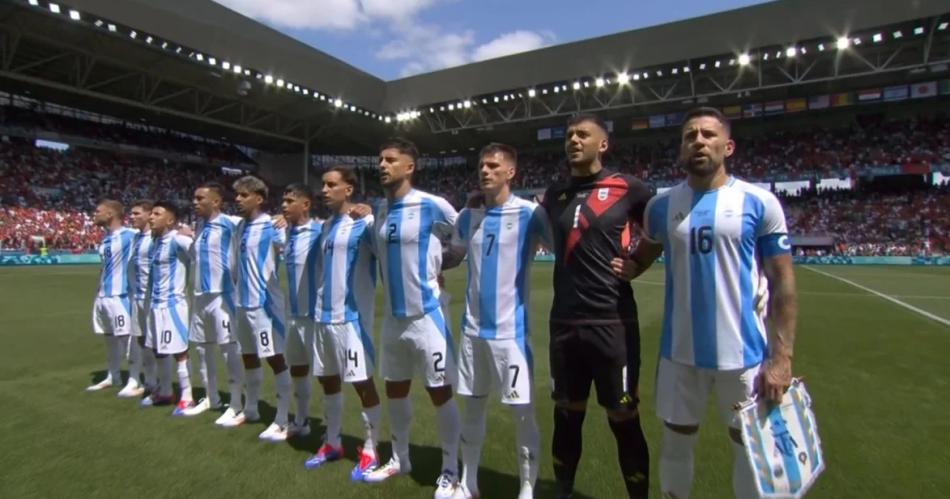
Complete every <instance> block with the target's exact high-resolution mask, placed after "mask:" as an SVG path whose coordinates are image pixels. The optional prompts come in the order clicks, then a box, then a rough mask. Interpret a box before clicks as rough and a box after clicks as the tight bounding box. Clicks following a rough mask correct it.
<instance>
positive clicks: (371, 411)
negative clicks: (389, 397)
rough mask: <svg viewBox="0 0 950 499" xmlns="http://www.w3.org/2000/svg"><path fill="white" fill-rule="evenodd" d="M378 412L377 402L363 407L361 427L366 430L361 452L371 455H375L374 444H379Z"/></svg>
mask: <svg viewBox="0 0 950 499" xmlns="http://www.w3.org/2000/svg"><path fill="white" fill-rule="evenodd" d="M379 414H380V410H379V404H376V405H374V406H373V407H364V408H363V427H364V429H365V430H366V440H365V441H364V442H363V452H368V453H372V454H373V455H376V445H378V444H379Z"/></svg>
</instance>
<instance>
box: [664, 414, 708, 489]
mask: <svg viewBox="0 0 950 499" xmlns="http://www.w3.org/2000/svg"><path fill="white" fill-rule="evenodd" d="M698 437H699V432H695V433H693V434H691V435H684V434H682V433H677V432H675V431H673V430H671V429H669V428H668V427H666V425H664V426H663V445H662V448H661V449H660V489H661V492H662V494H663V496H664V497H666V496H667V495H672V496H673V497H676V498H677V499H686V498H688V497H689V491H690V489H691V488H692V486H693V447H694V446H695V445H696V439H697V438H698Z"/></svg>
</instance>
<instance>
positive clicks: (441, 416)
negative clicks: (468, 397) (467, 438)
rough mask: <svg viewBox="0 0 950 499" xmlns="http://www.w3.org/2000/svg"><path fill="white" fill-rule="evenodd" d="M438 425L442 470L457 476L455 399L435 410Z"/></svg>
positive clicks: (457, 430)
mask: <svg viewBox="0 0 950 499" xmlns="http://www.w3.org/2000/svg"><path fill="white" fill-rule="evenodd" d="M435 411H436V417H437V421H438V423H439V438H440V439H441V440H442V469H443V470H449V471H451V472H452V473H455V474H456V475H457V474H458V466H459V464H458V460H459V435H460V433H461V432H462V430H461V428H460V427H459V426H460V425H459V411H458V406H456V405H455V399H454V398H453V399H449V401H448V402H446V403H444V404H442V405H440V406H439V407H436V408H435Z"/></svg>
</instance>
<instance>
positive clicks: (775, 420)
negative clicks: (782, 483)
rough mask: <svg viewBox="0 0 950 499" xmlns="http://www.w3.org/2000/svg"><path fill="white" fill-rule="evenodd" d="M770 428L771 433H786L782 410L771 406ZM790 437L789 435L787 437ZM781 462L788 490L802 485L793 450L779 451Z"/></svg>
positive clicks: (786, 426)
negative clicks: (786, 478)
mask: <svg viewBox="0 0 950 499" xmlns="http://www.w3.org/2000/svg"><path fill="white" fill-rule="evenodd" d="M769 423H770V425H769V426H770V429H771V430H772V434H773V435H783V434H784V435H788V425H787V424H786V423H785V420H784V419H782V411H780V410H779V408H778V407H777V406H776V407H772V410H771V411H770V412H769ZM788 438H789V439H791V436H789V437H788ZM779 453H780V454H781V455H782V462H783V463H784V464H785V476H786V477H788V486H789V489H790V490H798V489H800V488H801V486H802V475H801V471H800V470H799V469H798V460H797V459H795V452H781V450H780V449H779Z"/></svg>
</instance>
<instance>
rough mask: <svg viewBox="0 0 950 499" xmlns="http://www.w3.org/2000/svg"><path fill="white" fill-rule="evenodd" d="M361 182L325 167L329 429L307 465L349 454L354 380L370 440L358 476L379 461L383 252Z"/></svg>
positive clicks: (322, 378)
mask: <svg viewBox="0 0 950 499" xmlns="http://www.w3.org/2000/svg"><path fill="white" fill-rule="evenodd" d="M356 185H357V178H356V173H355V172H354V171H353V169H352V168H348V167H343V166H336V167H333V168H330V169H329V170H327V171H326V172H325V173H324V174H323V189H322V193H323V203H324V205H325V206H326V207H327V208H328V209H329V210H330V212H331V214H332V215H331V217H330V218H329V219H328V220H327V221H326V223H325V224H324V226H323V227H324V231H323V236H322V237H321V238H320V246H321V250H322V252H323V254H322V257H321V265H320V267H321V271H320V272H319V275H320V278H319V284H318V289H317V303H316V308H315V312H314V317H315V318H316V321H317V334H316V343H315V347H316V357H315V359H314V369H313V371H314V375H316V376H317V379H318V380H319V382H320V385H321V386H322V387H323V394H324V398H323V400H324V411H325V416H324V417H325V421H326V425H327V433H326V436H325V437H324V443H323V445H322V446H321V447H320V449H319V450H317V452H316V454H315V455H314V456H313V457H311V458H310V459H308V460H307V461H306V463H304V464H305V466H306V467H307V468H317V467H320V466H322V465H323V464H324V463H326V462H329V461H334V460H337V459H340V458H341V457H343V446H342V442H341V439H340V428H341V426H342V419H343V393H342V387H341V383H342V382H346V383H351V384H352V385H353V388H355V389H356V393H357V395H358V396H359V398H360V402H361V404H362V407H363V424H364V426H365V440H364V443H363V446H362V447H361V448H359V449H358V450H357V452H358V454H359V461H358V462H357V464H356V466H355V467H354V468H353V470H352V472H351V473H350V479H352V480H353V481H362V480H363V475H364V474H365V473H366V472H367V471H368V470H370V469H373V468H375V467H376V466H377V465H378V464H379V461H378V458H377V454H376V445H377V444H378V442H379V419H380V406H379V395H378V394H377V393H376V385H375V384H374V382H373V371H374V369H375V366H376V352H375V350H374V349H373V340H372V331H373V319H374V317H373V314H374V299H375V294H376V293H375V288H376V257H375V249H374V247H373V241H374V239H373V227H374V219H373V216H372V215H368V216H365V217H355V216H354V215H351V214H350V212H351V210H352V207H353V203H352V201H351V198H352V196H353V189H354V188H355V187H356Z"/></svg>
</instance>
